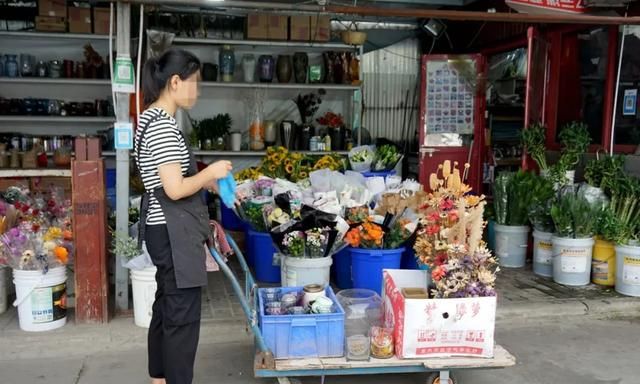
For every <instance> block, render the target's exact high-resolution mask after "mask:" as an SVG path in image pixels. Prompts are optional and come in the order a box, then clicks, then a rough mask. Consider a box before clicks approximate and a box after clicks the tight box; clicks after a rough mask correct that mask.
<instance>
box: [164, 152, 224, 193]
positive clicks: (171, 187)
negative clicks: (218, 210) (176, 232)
mask: <svg viewBox="0 0 640 384" xmlns="http://www.w3.org/2000/svg"><path fill="white" fill-rule="evenodd" d="M231 169H232V166H231V162H230V161H227V160H220V161H216V162H215V163H212V164H210V165H209V166H208V167H207V168H205V169H203V170H202V171H201V172H198V173H197V174H196V175H194V176H190V177H184V176H182V169H181V166H180V163H169V164H163V165H160V166H159V167H158V173H159V175H160V181H161V182H162V187H163V188H164V192H165V193H166V194H167V196H168V197H169V198H170V199H171V200H180V199H182V198H185V197H188V196H191V195H193V194H195V193H197V192H198V191H200V190H201V189H203V188H205V187H207V186H210V185H211V183H212V182H213V180H217V179H222V178H224V177H226V176H227V173H229V171H231Z"/></svg>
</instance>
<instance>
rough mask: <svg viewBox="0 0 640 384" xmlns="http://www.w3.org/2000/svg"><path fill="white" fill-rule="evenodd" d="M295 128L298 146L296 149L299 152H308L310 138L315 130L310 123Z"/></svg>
mask: <svg viewBox="0 0 640 384" xmlns="http://www.w3.org/2000/svg"><path fill="white" fill-rule="evenodd" d="M297 128H298V129H297V130H298V134H297V136H298V145H297V148H296V149H298V150H301V151H308V150H309V142H310V141H311V138H312V137H313V136H314V134H315V128H314V127H313V125H312V124H310V123H303V124H302V125H299V126H298V127H297Z"/></svg>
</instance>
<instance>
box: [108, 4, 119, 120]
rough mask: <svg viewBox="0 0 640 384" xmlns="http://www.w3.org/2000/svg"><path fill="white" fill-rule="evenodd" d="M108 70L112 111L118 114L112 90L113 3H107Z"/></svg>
mask: <svg viewBox="0 0 640 384" xmlns="http://www.w3.org/2000/svg"><path fill="white" fill-rule="evenodd" d="M109 6H110V10H111V11H110V12H109V72H110V73H111V104H113V113H114V114H115V115H116V116H118V111H117V110H116V104H117V103H116V93H115V92H114V91H113V3H109Z"/></svg>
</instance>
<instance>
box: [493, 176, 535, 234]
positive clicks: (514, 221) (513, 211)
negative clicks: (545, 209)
mask: <svg viewBox="0 0 640 384" xmlns="http://www.w3.org/2000/svg"><path fill="white" fill-rule="evenodd" d="M534 184H535V175H534V174H533V173H532V172H525V171H519V172H517V173H501V174H500V175H498V177H497V178H496V180H495V182H494V208H495V211H496V223H498V224H500V225H518V226H520V225H526V224H527V221H528V215H529V207H530V205H531V201H532V194H531V190H532V189H533V188H534Z"/></svg>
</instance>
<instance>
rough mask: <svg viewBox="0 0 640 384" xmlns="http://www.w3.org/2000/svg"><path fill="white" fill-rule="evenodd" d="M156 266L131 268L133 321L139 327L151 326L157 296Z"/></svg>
mask: <svg viewBox="0 0 640 384" xmlns="http://www.w3.org/2000/svg"><path fill="white" fill-rule="evenodd" d="M155 276H156V267H151V268H145V269H141V270H135V269H132V270H131V290H132V293H133V322H134V323H135V325H137V326H138V327H142V328H149V325H150V324H151V317H152V316H153V302H154V300H155V296H156V290H157V288H158V287H157V283H156V278H155Z"/></svg>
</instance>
